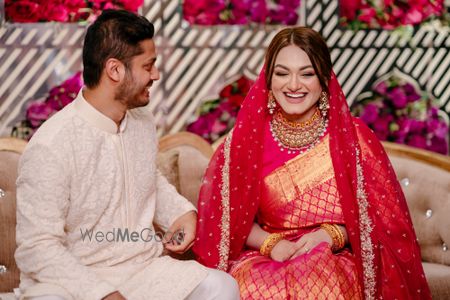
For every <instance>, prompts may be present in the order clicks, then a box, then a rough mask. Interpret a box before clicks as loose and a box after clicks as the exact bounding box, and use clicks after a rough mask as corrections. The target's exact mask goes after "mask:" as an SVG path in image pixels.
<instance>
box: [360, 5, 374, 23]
mask: <svg viewBox="0 0 450 300" xmlns="http://www.w3.org/2000/svg"><path fill="white" fill-rule="evenodd" d="M376 15H377V12H376V11H375V8H373V7H369V8H363V9H361V13H360V15H359V16H358V20H360V21H361V22H364V23H367V24H371V23H372V21H373V19H374V18H375V17H376Z"/></svg>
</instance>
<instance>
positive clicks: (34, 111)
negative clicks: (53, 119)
mask: <svg viewBox="0 0 450 300" xmlns="http://www.w3.org/2000/svg"><path fill="white" fill-rule="evenodd" d="M54 112H55V110H54V109H53V108H52V107H51V106H50V105H49V104H48V103H46V102H43V101H34V102H31V103H30V104H29V105H28V107H27V113H26V115H27V119H28V120H29V121H30V123H31V126H33V128H37V127H39V126H41V124H42V123H44V121H45V120H47V119H48V118H49V117H50V116H51V115H52V114H53V113H54Z"/></svg>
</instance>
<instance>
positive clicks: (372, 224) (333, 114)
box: [194, 71, 431, 299]
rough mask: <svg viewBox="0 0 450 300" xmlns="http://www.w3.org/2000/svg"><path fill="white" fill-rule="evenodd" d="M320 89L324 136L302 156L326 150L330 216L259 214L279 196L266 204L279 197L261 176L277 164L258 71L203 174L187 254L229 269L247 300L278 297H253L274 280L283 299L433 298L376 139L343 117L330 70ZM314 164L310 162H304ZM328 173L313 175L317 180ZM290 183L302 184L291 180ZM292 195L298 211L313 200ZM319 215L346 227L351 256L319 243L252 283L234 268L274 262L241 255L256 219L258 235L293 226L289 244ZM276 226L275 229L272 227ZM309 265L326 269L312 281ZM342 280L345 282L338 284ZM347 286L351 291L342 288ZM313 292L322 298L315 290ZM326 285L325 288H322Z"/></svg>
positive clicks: (287, 212) (395, 184)
mask: <svg viewBox="0 0 450 300" xmlns="http://www.w3.org/2000/svg"><path fill="white" fill-rule="evenodd" d="M328 88H329V95H330V97H329V101H330V111H329V126H328V136H327V137H326V138H325V139H324V140H323V141H322V142H321V143H319V144H318V145H316V146H315V148H313V149H311V150H310V151H309V152H307V155H313V154H314V153H315V151H317V150H318V149H319V148H320V147H321V146H320V145H322V147H323V145H327V147H328V148H326V149H328V155H329V157H330V161H331V164H332V172H331V173H332V177H331V178H329V180H331V181H333V182H334V183H335V192H333V193H328V194H333V195H334V196H333V197H331V198H333V199H334V200H329V201H328V200H327V201H325V200H326V199H329V198H330V197H329V195H328V196H326V197H325V199H323V200H324V203H322V204H321V205H322V208H326V209H330V208H332V209H331V211H332V212H333V213H328V214H327V212H326V209H323V211H322V213H320V214H319V213H317V211H318V210H317V209H316V213H314V212H313V210H311V207H310V208H307V209H304V216H303V217H297V218H292V216H295V215H296V214H295V211H296V210H298V207H296V206H292V205H291V207H290V209H288V210H285V214H284V217H283V216H282V215H283V214H280V215H281V217H280V216H278V218H279V219H278V220H277V215H272V216H271V217H269V218H268V217H267V214H266V218H264V211H270V209H267V207H269V208H270V207H271V206H270V205H275V204H276V203H278V204H279V203H280V202H279V201H280V199H273V197H275V198H276V197H277V196H276V195H277V192H276V190H277V189H276V188H274V189H273V191H269V190H268V189H267V186H268V185H267V178H269V177H270V176H271V171H272V170H275V171H276V170H277V169H276V167H277V163H272V168H270V167H267V165H269V164H270V160H269V162H268V159H267V157H268V156H269V157H270V156H271V155H273V154H268V153H269V152H268V151H269V149H270V146H268V145H270V143H268V141H267V139H268V138H270V136H269V137H268V136H267V133H266V124H267V123H268V120H269V118H270V115H269V114H268V113H267V111H266V105H267V93H268V90H267V87H266V85H265V75H264V71H263V72H262V73H261V75H260V76H259V78H258V80H257V81H256V82H255V84H254V86H253V87H252V89H251V90H250V92H249V94H248V96H247V97H246V99H245V101H244V103H243V105H242V108H241V111H240V113H239V115H238V118H237V122H236V125H235V127H234V130H233V131H232V133H230V134H229V135H228V137H227V138H226V140H225V142H224V144H223V145H222V146H221V147H220V148H219V149H218V150H217V151H216V153H215V154H214V156H213V158H212V159H211V162H210V165H209V166H208V169H207V171H206V174H205V179H204V183H203V185H202V188H201V192H200V198H199V218H198V225H197V239H196V243H195V245H194V252H195V253H196V255H197V257H198V260H199V261H200V262H201V263H203V264H205V265H206V266H209V267H213V268H219V269H222V270H226V271H231V274H233V272H234V275H235V276H236V278H237V279H238V281H239V283H240V284H241V289H243V290H244V291H243V293H245V291H246V290H248V291H249V295H250V296H248V297H247V296H245V294H244V295H243V297H244V296H245V297H247V298H251V297H253V296H252V295H254V297H256V298H257V299H258V298H266V299H272V298H276V297H275V296H274V295H277V293H275V294H273V295H270V294H266V295H263V296H257V295H256V294H254V292H255V291H258V288H259V287H261V286H264V285H265V286H268V285H267V282H269V281H270V284H269V285H275V286H276V285H277V282H297V283H298V284H296V285H295V286H291V285H289V284H285V285H284V286H283V287H282V288H283V289H284V290H285V296H286V298H291V299H296V298H305V297H306V298H307V297H313V298H314V296H315V297H318V298H330V297H331V298H347V297H346V295H347V296H348V295H350V296H349V297H350V298H361V297H363V298H365V299H381V298H384V299H429V298H430V297H431V296H430V292H429V289H428V286H427V283H426V280H425V276H424V273H423V269H422V265H421V260H420V252H419V247H418V244H417V241H416V237H415V234H414V231H413V228H412V223H411V220H410V217H409V214H408V208H407V206H406V201H405V199H404V196H403V194H402V191H401V188H400V186H399V184H398V181H397V179H396V176H395V173H394V171H393V169H392V167H391V165H390V163H389V160H388V158H387V155H386V154H385V152H384V150H383V147H382V145H381V144H380V143H379V142H378V140H377V138H376V137H375V136H374V134H373V133H372V132H371V131H370V130H369V129H368V128H367V127H366V126H365V125H364V124H362V123H361V122H359V121H358V120H357V119H354V118H352V117H351V115H350V112H349V109H348V106H347V103H346V100H345V97H344V95H343V93H342V91H341V88H340V86H339V83H338V82H337V79H336V77H335V75H334V74H333V75H332V78H331V80H330V81H329V84H328ZM328 139H329V141H328ZM316 148H317V149H316ZM308 153H309V154H308ZM287 159H291V160H292V161H289V163H288V164H287V166H288V167H289V166H290V163H292V162H295V159H296V158H287ZM287 159H286V160H284V161H287ZM317 159H318V158H317V157H314V159H310V160H308V161H311V162H313V161H314V160H316V161H317ZM282 161H283V160H282ZM305 162H307V161H306V160H303V161H302V162H301V163H300V161H299V162H298V163H295V164H294V165H295V166H296V167H298V168H303V167H304V168H306V169H307V166H306V165H305ZM265 164H266V168H265ZM285 166H286V165H285ZM306 169H305V170H306ZM268 170H269V171H268ZM327 172H328V173H329V171H327ZM327 172H325V173H322V174H320V176H319V178H321V176H322V178H321V180H322V181H323V180H324V179H325V178H326V176H327V174H328V173H327ZM310 173H311V172H309V173H303V174H310ZM294 177H295V176H294ZM300 179H301V178H300ZM294 182H295V183H297V185H299V184H301V182H300V180H299V179H298V178H297V179H296V180H294ZM322 183H323V182H322ZM314 187H319V189H320V188H323V186H322V185H321V184H320V182H319V184H317V182H316V184H315V185H314ZM297 190H300V193H301V194H302V195H301V196H302V197H294V198H292V199H303V200H302V201H303V202H300V203H296V205H299V207H302V205H303V206H304V205H305V203H308V202H307V201H311V199H309V200H308V199H306V197H304V194H305V193H307V189H305V188H304V187H303V189H300V186H299V188H298V189H297ZM329 191H330V190H328V192H329ZM274 195H275V196H274ZM323 196H324V195H320V194H319V196H318V197H317V198H318V199H319V198H320V199H322V198H323ZM269 198H270V199H269ZM331 198H330V199H331ZM320 199H319V200H320ZM268 200H269V201H268ZM316 200H317V199H316ZM271 201H273V202H271ZM277 201H278V202H277ZM305 201H306V202H305ZM317 201H318V200H317ZM274 203H275V204H274ZM335 208H336V209H335ZM274 211H275V210H274ZM297 215H298V216H300V214H297ZM289 216H291V218H289ZM327 218H331V219H330V220H333V221H334V222H336V223H342V224H345V226H346V229H347V233H348V236H349V244H350V249H351V251H350V250H344V251H342V252H340V253H338V254H332V253H328V254H327V249H326V247H324V245H323V244H321V245H319V246H318V247H316V248H315V249H313V250H312V251H311V252H310V253H308V254H306V255H302V256H299V257H298V258H297V259H298V260H299V261H298V262H297V261H296V260H293V261H289V262H288V263H289V267H287V268H286V266H284V270H290V271H289V272H288V273H286V272H284V273H283V272H280V273H279V276H278V277H276V278H272V279H271V280H266V279H261V278H260V279H257V278H252V279H251V281H252V282H253V283H254V284H253V285H252V284H251V283H250V284H248V282H250V281H248V280H247V279H248V275H242V276H243V277H242V278H240V277H239V276H241V275H240V274H244V273H245V272H244V273H242V272H243V271H242V270H247V271H248V270H250V269H248V268H251V270H252V271H253V270H254V269H255V268H257V267H255V266H257V265H258V263H266V264H267V263H268V264H269V265H271V267H273V268H275V265H276V264H271V262H267V261H266V262H264V261H257V260H258V259H260V260H261V259H263V258H261V257H260V256H259V257H258V256H257V255H256V254H255V252H253V253H254V255H255V257H256V258H252V256H251V255H252V254H251V253H252V252H245V253H242V251H244V245H245V241H246V239H247V236H248V234H249V232H250V229H251V226H252V223H253V222H254V221H255V219H258V222H260V223H261V224H262V225H265V226H264V229H265V230H267V231H279V230H286V229H287V227H286V226H288V227H289V226H291V227H292V228H291V229H294V230H293V235H292V237H291V238H292V239H296V238H299V236H301V235H302V234H304V233H305V232H307V230H311V228H314V225H317V224H319V223H321V222H323V221H326V220H328V219H327ZM272 219H273V220H272ZM270 220H272V222H273V224H272V225H271V224H270ZM274 220H275V221H274ZM286 220H289V222H287V221H286ZM268 221H269V222H268ZM280 224H282V225H283V226H281V228H277V226H278V227H280ZM252 259H253V260H252ZM249 261H250V262H251V263H249ZM243 262H244V263H243ZM230 263H231V270H230ZM328 263H329V264H330V265H333V266H335V268H334V271H333V270H331V269H330V268H326V266H327V264H328ZM317 265H322V266H325V269H324V270H329V272H328V271H326V272H328V273H326V272H325V273H322V275H318V273H317V272H315V271H311V270H313V269H314V268H313V267H314V266H317ZM308 266H311V268H309V267H308ZM246 268H247V269H246ZM260 269H261V270H263V269H264V268H260ZM274 270H275V269H272V271H273V272H272V274H277V272H275V271H274ZM247 271H246V272H247ZM296 272H297V273H298V274H299V276H298V277H296V278H297V279H299V280H300V281H299V280H291V281H288V280H287V277H289V276H291V275H292V274H294V273H296ZM247 273H249V272H247ZM250 273H251V272H250ZM257 273H261V272H256V274H257ZM266 275H267V274H266ZM266 275H264V276H263V277H265V276H266ZM245 276H247V277H245ZM324 278H336V280H335V281H334V284H330V283H329V280H328V281H327V280H325V281H324ZM340 278H341V279H342V278H347V279H346V280H344V281H342V280H341V279H340ZM261 280H263V284H262V283H261ZM339 280H341V281H339ZM324 282H325V283H324ZM242 283H244V284H242ZM337 283H338V284H337ZM349 284H353V285H352V287H350V289H346V288H345V287H346V286H348V285H349ZM242 286H244V288H242ZM250 286H251V287H250ZM318 287H320V289H321V291H322V292H323V294H320V295H319V294H317V293H316V294H314V293H315V292H314V291H317V289H318ZM324 287H326V288H328V289H330V287H331V289H330V290H329V291H328V290H327V289H325V288H324ZM334 287H338V288H337V289H334ZM273 289H275V288H273ZM264 293H265V292H264ZM278 295H279V294H278ZM302 295H306V296H305V297H304V296H302Z"/></svg>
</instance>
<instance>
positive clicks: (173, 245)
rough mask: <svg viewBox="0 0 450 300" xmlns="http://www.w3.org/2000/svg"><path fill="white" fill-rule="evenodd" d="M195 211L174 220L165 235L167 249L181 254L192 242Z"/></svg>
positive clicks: (195, 220)
mask: <svg viewBox="0 0 450 300" xmlns="http://www.w3.org/2000/svg"><path fill="white" fill-rule="evenodd" d="M196 226H197V213H196V212H195V211H193V210H191V211H189V212H187V213H185V214H184V215H182V216H181V217H179V218H178V219H176V220H175V222H173V224H172V225H171V226H170V228H169V230H168V231H167V233H166V236H165V243H164V246H165V247H166V249H167V250H169V251H172V252H175V253H178V254H182V253H184V252H186V251H187V250H189V248H191V247H192V245H193V244H194V238H195V230H196Z"/></svg>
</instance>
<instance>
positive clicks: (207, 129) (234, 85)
mask: <svg viewBox="0 0 450 300" xmlns="http://www.w3.org/2000/svg"><path fill="white" fill-rule="evenodd" d="M252 84H253V81H252V80H250V79H248V78H247V77H246V76H244V75H242V76H241V77H240V78H239V79H237V80H235V81H233V82H231V83H230V84H227V85H226V86H225V87H224V88H223V89H222V90H221V91H220V93H219V97H217V98H214V99H209V100H206V101H204V102H203V104H202V105H201V106H200V108H199V110H198V114H197V118H196V120H195V121H193V122H192V123H191V124H189V125H188V126H187V128H186V130H187V131H190V132H193V133H195V134H198V135H199V136H201V137H203V138H204V139H206V140H207V141H209V142H211V143H213V142H215V141H216V140H218V139H219V138H220V137H221V136H223V135H224V134H226V133H227V132H228V131H230V130H231V128H233V126H234V123H235V121H236V117H237V114H238V112H239V108H240V107H241V104H242V101H244V98H245V96H246V95H247V93H248V91H249V90H250V87H251V85H252Z"/></svg>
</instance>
